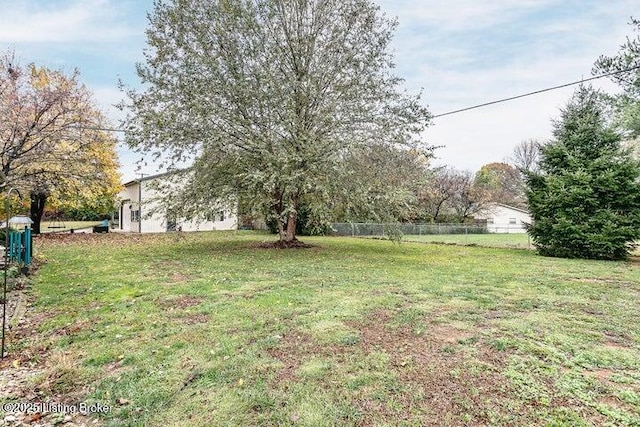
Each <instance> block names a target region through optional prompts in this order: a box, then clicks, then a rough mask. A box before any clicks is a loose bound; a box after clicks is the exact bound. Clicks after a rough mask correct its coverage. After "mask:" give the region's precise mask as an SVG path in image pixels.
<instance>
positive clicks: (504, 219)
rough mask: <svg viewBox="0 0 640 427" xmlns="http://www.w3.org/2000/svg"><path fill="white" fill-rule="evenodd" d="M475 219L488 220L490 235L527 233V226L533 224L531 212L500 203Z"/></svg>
mask: <svg viewBox="0 0 640 427" xmlns="http://www.w3.org/2000/svg"><path fill="white" fill-rule="evenodd" d="M475 217H476V219H486V220H487V230H488V231H489V232H490V233H526V232H527V230H526V229H525V224H531V215H529V212H527V211H525V210H524V209H519V208H515V207H513V206H507V205H503V204H500V203H494V204H492V205H491V206H489V207H488V208H487V209H485V210H484V211H483V212H482V213H479V214H477V215H476V216H475Z"/></svg>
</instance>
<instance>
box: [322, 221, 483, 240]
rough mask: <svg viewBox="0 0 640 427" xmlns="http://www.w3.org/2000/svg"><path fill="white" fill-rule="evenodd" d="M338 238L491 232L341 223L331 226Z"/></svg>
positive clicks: (453, 226) (470, 226) (456, 227)
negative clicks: (398, 234) (397, 234)
mask: <svg viewBox="0 0 640 427" xmlns="http://www.w3.org/2000/svg"><path fill="white" fill-rule="evenodd" d="M331 227H332V229H333V233H334V235H336V236H352V237H359V236H386V235H389V234H391V233H394V234H395V233H398V232H400V233H402V234H403V235H416V236H422V235H432V234H486V233H488V232H489V231H488V230H487V226H486V225H484V224H375V223H357V222H353V223H350V222H340V223H334V224H331Z"/></svg>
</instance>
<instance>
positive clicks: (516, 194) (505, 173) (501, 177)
mask: <svg viewBox="0 0 640 427" xmlns="http://www.w3.org/2000/svg"><path fill="white" fill-rule="evenodd" d="M475 186H476V187H477V188H478V189H480V190H481V191H484V192H485V193H486V194H487V196H488V198H489V200H490V201H491V202H494V203H504V204H506V205H509V206H515V207H520V208H522V207H525V206H526V202H525V200H524V182H523V180H522V176H521V174H520V173H519V172H518V170H517V169H516V168H514V167H513V166H511V165H508V164H507V163H500V162H495V163H488V164H486V165H483V166H482V167H481V168H480V170H479V171H478V172H477V173H476V176H475Z"/></svg>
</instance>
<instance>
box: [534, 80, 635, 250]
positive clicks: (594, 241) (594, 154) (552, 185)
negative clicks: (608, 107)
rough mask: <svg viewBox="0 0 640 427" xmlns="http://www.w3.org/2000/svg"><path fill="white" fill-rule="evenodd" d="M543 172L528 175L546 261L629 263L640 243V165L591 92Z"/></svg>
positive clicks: (576, 103)
mask: <svg viewBox="0 0 640 427" xmlns="http://www.w3.org/2000/svg"><path fill="white" fill-rule="evenodd" d="M553 134H554V140H553V141H551V142H550V143H549V144H546V145H545V146H544V147H542V151H541V160H540V170H539V171H538V172H529V173H527V199H528V202H529V209H530V211H531V215H532V218H533V224H531V226H530V227H529V234H530V235H531V237H532V238H533V240H534V242H535V243H536V246H537V247H538V250H539V252H540V253H541V254H542V255H547V256H558V257H567V258H589V259H624V258H627V257H628V256H629V254H630V251H632V250H633V249H634V248H635V246H636V244H635V240H637V239H638V237H640V184H639V182H640V181H639V180H640V163H638V162H637V161H635V160H633V159H632V158H631V156H630V155H629V153H628V152H627V151H625V150H623V149H622V148H621V138H620V135H619V134H617V133H616V132H615V131H614V130H613V129H612V128H611V127H610V126H608V125H607V123H606V120H605V117H604V107H603V105H602V103H601V102H600V99H599V96H598V94H597V93H596V92H595V91H594V90H593V89H591V88H587V87H580V88H579V89H578V90H577V91H576V93H575V94H574V96H573V98H572V99H571V101H570V102H569V103H568V105H567V107H566V108H565V109H564V110H562V113H561V118H560V120H558V121H557V122H555V123H554V132H553Z"/></svg>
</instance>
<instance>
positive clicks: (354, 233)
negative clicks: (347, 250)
mask: <svg viewBox="0 0 640 427" xmlns="http://www.w3.org/2000/svg"><path fill="white" fill-rule="evenodd" d="M355 236H356V226H355V224H354V223H351V237H355Z"/></svg>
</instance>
